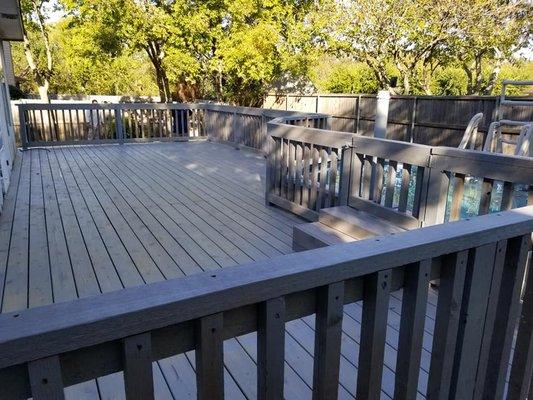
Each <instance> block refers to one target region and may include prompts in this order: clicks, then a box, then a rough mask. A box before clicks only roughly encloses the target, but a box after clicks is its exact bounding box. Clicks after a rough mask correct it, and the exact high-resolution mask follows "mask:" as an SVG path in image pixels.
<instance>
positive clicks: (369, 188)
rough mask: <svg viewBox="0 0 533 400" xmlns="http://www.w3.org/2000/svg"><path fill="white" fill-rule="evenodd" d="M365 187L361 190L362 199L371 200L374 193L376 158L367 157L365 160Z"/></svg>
mask: <svg viewBox="0 0 533 400" xmlns="http://www.w3.org/2000/svg"><path fill="white" fill-rule="evenodd" d="M363 163H364V166H363V178H362V179H363V187H362V188H361V197H362V198H363V199H365V200H371V199H372V198H371V196H372V194H373V193H374V190H373V188H374V177H375V172H374V157H372V156H368V155H367V156H365V158H364V159H363Z"/></svg>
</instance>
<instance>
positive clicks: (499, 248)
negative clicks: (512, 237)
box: [474, 240, 514, 399]
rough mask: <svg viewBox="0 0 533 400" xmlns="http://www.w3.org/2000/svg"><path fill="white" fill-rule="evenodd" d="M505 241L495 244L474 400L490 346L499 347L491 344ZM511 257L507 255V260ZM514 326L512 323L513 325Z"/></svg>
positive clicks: (478, 396)
mask: <svg viewBox="0 0 533 400" xmlns="http://www.w3.org/2000/svg"><path fill="white" fill-rule="evenodd" d="M506 250H507V240H501V241H499V242H498V243H497V244H496V254H495V255H494V267H493V272H492V280H491V284H490V292H489V295H488V296H487V297H488V302H487V309H486V311H485V322H484V326H483V330H482V333H481V336H482V339H481V347H480V350H479V360H478V363H477V372H476V383H475V387H474V399H482V398H483V397H482V396H483V390H484V385H485V377H486V374H487V368H488V363H489V357H490V351H491V348H492V346H499V344H496V343H494V342H493V340H492V338H493V333H494V329H495V325H501V323H502V322H503V321H501V319H500V318H501V316H498V314H497V311H498V299H499V297H500V290H501V283H502V277H503V271H504V268H505V260H506V258H507V256H508V255H507V253H506ZM510 257H511V256H510V255H509V258H510ZM513 325H514V323H513Z"/></svg>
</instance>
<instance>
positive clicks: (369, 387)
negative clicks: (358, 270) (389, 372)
mask: <svg viewBox="0 0 533 400" xmlns="http://www.w3.org/2000/svg"><path fill="white" fill-rule="evenodd" d="M390 283H391V271H390V270H383V271H379V272H375V273H373V274H372V275H369V276H367V277H366V278H365V283H364V292H363V317H362V319H361V342H360V346H359V363H358V374H357V394H356V398H357V399H364V400H367V399H368V400H374V399H379V398H380V394H381V379H382V375H383V355H384V352H385V336H386V332H387V317H388V311H389V290H390V286H391V284H390Z"/></svg>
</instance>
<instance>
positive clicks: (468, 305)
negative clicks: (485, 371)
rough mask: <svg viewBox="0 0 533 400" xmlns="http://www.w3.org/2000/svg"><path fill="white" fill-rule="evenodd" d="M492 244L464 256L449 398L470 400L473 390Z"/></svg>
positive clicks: (487, 293) (493, 247)
mask: <svg viewBox="0 0 533 400" xmlns="http://www.w3.org/2000/svg"><path fill="white" fill-rule="evenodd" d="M496 247H497V244H496V243H489V244H486V245H483V246H480V247H476V248H475V249H472V250H470V254H469V257H468V265H467V271H466V279H465V286H464V295H463V300H462V303H461V315H460V323H459V331H458V334H457V344H456V346H455V359H454V364H453V371H452V382H451V385H450V395H451V396H452V397H453V398H457V399H470V398H472V395H473V393H474V388H475V380H476V369H477V365H478V361H479V356H480V351H481V343H482V332H483V328H484V324H485V317H486V313H487V304H488V299H489V294H490V285H491V281H492V273H493V269H494V263H495V256H496Z"/></svg>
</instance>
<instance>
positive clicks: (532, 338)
mask: <svg viewBox="0 0 533 400" xmlns="http://www.w3.org/2000/svg"><path fill="white" fill-rule="evenodd" d="M528 236H530V235H528ZM530 237H531V236H530ZM528 246H529V248H531V244H528ZM532 372H533V268H532V262H531V260H529V271H528V274H527V280H526V284H525V290H524V301H523V303H522V312H521V315H520V319H519V320H518V334H517V336H516V344H515V349H514V355H513V362H512V366H511V375H510V377H509V390H508V392H507V399H508V400H524V399H526V398H530V399H531V398H532V397H531V395H532V394H533V393H532V392H533V385H531V386H530V384H531V380H532V379H531V375H532ZM528 394H529V397H528Z"/></svg>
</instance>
